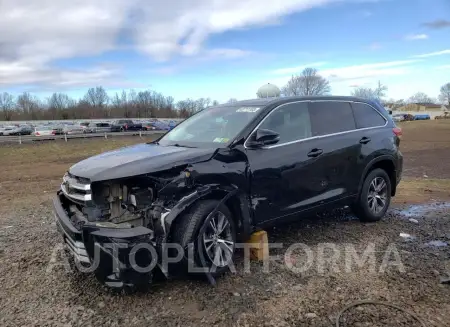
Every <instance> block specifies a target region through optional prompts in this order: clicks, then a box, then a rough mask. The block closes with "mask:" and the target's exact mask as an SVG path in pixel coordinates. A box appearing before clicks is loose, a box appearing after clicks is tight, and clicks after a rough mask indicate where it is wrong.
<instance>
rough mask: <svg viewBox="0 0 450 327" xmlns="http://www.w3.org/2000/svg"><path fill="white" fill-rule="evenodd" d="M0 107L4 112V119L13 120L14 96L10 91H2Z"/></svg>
mask: <svg viewBox="0 0 450 327" xmlns="http://www.w3.org/2000/svg"><path fill="white" fill-rule="evenodd" d="M0 109H1V110H2V112H3V119H5V120H6V121H8V120H11V117H12V113H13V110H14V96H13V95H12V94H9V93H8V92H3V93H0Z"/></svg>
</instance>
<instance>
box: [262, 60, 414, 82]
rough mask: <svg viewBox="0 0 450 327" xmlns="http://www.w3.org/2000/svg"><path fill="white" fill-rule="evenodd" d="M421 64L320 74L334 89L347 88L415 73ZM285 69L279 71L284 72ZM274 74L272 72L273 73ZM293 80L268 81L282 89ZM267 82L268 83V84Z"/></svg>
mask: <svg viewBox="0 0 450 327" xmlns="http://www.w3.org/2000/svg"><path fill="white" fill-rule="evenodd" d="M418 62H420V60H418V59H411V60H397V61H389V62H380V63H370V64H363V65H354V66H343V67H334V68H329V69H325V70H319V74H321V75H322V76H324V77H325V78H327V79H329V81H330V82H331V85H332V88H333V89H334V86H336V85H339V86H341V87H343V86H345V87H346V88H348V87H349V81H351V82H350V85H353V86H355V85H368V84H370V83H372V82H374V81H375V80H376V79H378V78H380V79H386V78H387V77H389V78H393V77H396V76H403V75H406V74H409V73H411V72H413V67H414V66H413V64H415V63H418ZM283 69H284V68H282V69H279V70H278V71H283ZM271 73H272V72H271ZM290 78H291V75H290V74H287V73H286V74H285V76H283V77H278V78H275V79H270V78H268V79H267V81H269V82H270V83H274V84H275V85H277V86H279V87H282V86H283V85H285V84H286V83H287V81H288V80H289V79H290ZM267 81H266V82H267Z"/></svg>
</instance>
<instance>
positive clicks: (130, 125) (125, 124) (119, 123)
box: [111, 119, 142, 132]
mask: <svg viewBox="0 0 450 327" xmlns="http://www.w3.org/2000/svg"><path fill="white" fill-rule="evenodd" d="M141 130H142V124H141V123H134V122H133V121H132V120H131V119H119V120H116V121H114V122H113V123H112V125H111V131H112V132H126V131H141Z"/></svg>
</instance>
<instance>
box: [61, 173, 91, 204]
mask: <svg viewBox="0 0 450 327" xmlns="http://www.w3.org/2000/svg"><path fill="white" fill-rule="evenodd" d="M61 191H63V193H64V195H65V196H66V197H67V198H68V199H70V200H72V201H74V202H77V203H80V204H85V203H86V202H87V201H91V200H92V193H91V184H90V183H89V180H87V179H85V178H80V177H77V176H73V175H72V174H70V173H66V174H65V175H64V177H63V182H62V184H61Z"/></svg>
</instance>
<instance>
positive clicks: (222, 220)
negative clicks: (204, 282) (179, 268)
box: [172, 200, 236, 276]
mask: <svg viewBox="0 0 450 327" xmlns="http://www.w3.org/2000/svg"><path fill="white" fill-rule="evenodd" d="M218 204H219V202H218V201H217V200H205V201H200V202H198V203H197V204H196V205H194V207H192V208H191V210H190V211H189V213H187V214H185V215H183V216H182V217H180V221H179V222H178V223H177V225H176V226H175V230H174V232H173V239H172V240H173V241H174V242H175V243H178V244H179V245H181V247H182V248H183V250H184V252H185V253H184V254H185V255H184V257H185V258H184V260H182V262H181V263H182V265H183V266H184V268H186V267H187V264H188V262H189V261H190V260H191V264H192V263H194V264H195V267H201V268H204V270H205V271H209V272H210V273H211V274H212V275H213V276H219V275H222V274H223V273H224V272H226V271H227V270H228V269H229V266H230V265H231V264H232V261H233V257H234V252H235V245H236V225H235V223H234V220H233V217H232V215H231V212H230V210H229V209H228V208H227V207H226V206H225V205H224V204H221V205H220V206H219V208H218V210H217V211H216V213H215V214H214V215H213V216H211V217H210V218H209V219H207V217H208V215H209V214H210V213H211V212H212V211H213V210H214V209H215V208H216V207H217V205H218ZM189 246H192V247H193V251H191V253H192V252H193V256H192V258H189V255H190V253H189V251H188V249H189ZM188 273H192V272H191V271H189V270H188Z"/></svg>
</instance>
